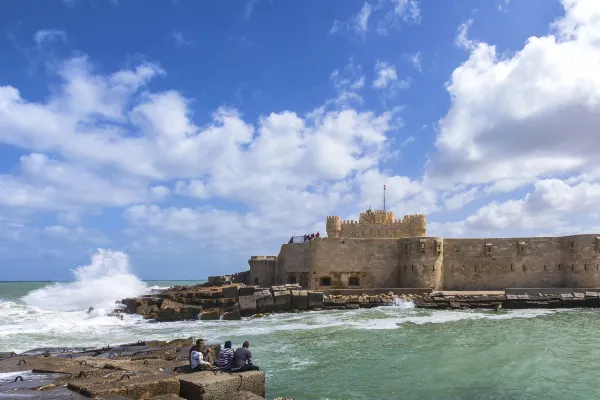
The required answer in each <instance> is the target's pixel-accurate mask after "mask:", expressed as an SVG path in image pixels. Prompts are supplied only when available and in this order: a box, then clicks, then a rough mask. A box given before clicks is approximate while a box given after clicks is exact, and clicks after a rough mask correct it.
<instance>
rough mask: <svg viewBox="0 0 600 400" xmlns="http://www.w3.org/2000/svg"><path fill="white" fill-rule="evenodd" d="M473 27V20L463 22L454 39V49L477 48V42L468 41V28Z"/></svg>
mask: <svg viewBox="0 0 600 400" xmlns="http://www.w3.org/2000/svg"><path fill="white" fill-rule="evenodd" d="M471 25H473V18H469V19H468V20H467V21H466V22H463V23H462V24H460V25H459V26H458V29H457V34H456V38H455V39H454V44H455V45H456V47H458V48H461V49H465V50H473V49H475V47H476V46H477V42H476V41H474V40H471V39H469V28H470V27H471Z"/></svg>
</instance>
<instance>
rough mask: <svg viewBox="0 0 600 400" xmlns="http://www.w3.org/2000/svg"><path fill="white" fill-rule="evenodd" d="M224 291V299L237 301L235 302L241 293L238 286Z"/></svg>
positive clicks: (225, 288)
mask: <svg viewBox="0 0 600 400" xmlns="http://www.w3.org/2000/svg"><path fill="white" fill-rule="evenodd" d="M222 290H223V297H226V298H231V299H235V301H237V299H238V298H239V297H240V291H239V287H238V286H237V285H231V286H225V287H223V289H222Z"/></svg>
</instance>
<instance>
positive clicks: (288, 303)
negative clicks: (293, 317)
mask: <svg viewBox="0 0 600 400" xmlns="http://www.w3.org/2000/svg"><path fill="white" fill-rule="evenodd" d="M273 300H274V302H275V309H276V310H277V311H287V310H289V309H290V308H292V295H291V294H290V292H289V291H287V290H282V291H276V292H273Z"/></svg>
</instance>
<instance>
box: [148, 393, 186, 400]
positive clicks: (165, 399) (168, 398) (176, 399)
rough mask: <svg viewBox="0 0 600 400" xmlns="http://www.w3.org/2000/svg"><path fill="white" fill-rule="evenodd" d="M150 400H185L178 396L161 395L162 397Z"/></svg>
mask: <svg viewBox="0 0 600 400" xmlns="http://www.w3.org/2000/svg"><path fill="white" fill-rule="evenodd" d="M149 400H185V399H184V398H183V397H179V396H178V395H176V394H173V393H170V394H161V395H160V396H154V397H150V399H149Z"/></svg>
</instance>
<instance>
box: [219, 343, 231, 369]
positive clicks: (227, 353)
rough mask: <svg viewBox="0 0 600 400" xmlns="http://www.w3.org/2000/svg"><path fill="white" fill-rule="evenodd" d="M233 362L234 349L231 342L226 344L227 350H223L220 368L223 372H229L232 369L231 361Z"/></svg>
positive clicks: (220, 354)
mask: <svg viewBox="0 0 600 400" xmlns="http://www.w3.org/2000/svg"><path fill="white" fill-rule="evenodd" d="M232 360H233V349H232V348H231V341H230V340H228V341H226V342H225V348H224V349H221V352H220V353H219V368H220V369H221V371H229V369H230V368H231V361H232Z"/></svg>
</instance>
